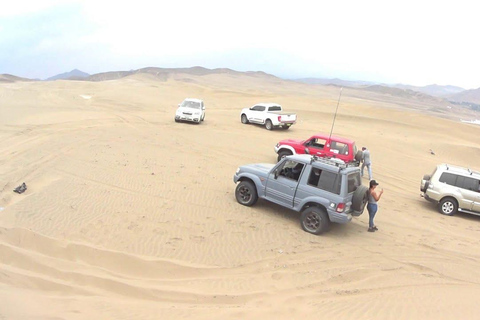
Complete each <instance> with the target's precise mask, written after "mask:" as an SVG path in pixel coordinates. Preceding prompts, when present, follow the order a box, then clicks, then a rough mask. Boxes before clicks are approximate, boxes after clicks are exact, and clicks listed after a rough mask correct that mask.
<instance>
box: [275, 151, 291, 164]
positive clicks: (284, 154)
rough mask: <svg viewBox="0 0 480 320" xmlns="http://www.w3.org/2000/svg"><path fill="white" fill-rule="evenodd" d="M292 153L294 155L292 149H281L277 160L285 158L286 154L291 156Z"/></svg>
mask: <svg viewBox="0 0 480 320" xmlns="http://www.w3.org/2000/svg"><path fill="white" fill-rule="evenodd" d="M290 155H292V152H291V151H290V150H280V151H279V152H278V157H277V161H280V160H282V159H283V158H285V157H286V156H290Z"/></svg>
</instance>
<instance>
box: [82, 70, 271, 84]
mask: <svg viewBox="0 0 480 320" xmlns="http://www.w3.org/2000/svg"><path fill="white" fill-rule="evenodd" d="M138 73H147V74H151V75H153V76H155V77H157V78H159V79H161V80H166V79H167V78H168V76H169V75H170V74H179V73H185V74H190V75H196V76H205V75H209V74H220V73H222V74H232V75H234V74H236V75H240V74H246V75H249V76H262V77H273V78H276V77H275V76H273V75H270V74H268V73H265V72H262V71H258V72H257V71H248V72H240V71H234V70H231V69H228V68H217V69H207V68H203V67H191V68H156V67H147V68H142V69H137V70H130V71H110V72H103V73H97V74H93V75H91V76H89V77H88V78H86V79H85V80H88V81H107V80H116V79H120V78H123V77H127V76H130V75H133V74H138Z"/></svg>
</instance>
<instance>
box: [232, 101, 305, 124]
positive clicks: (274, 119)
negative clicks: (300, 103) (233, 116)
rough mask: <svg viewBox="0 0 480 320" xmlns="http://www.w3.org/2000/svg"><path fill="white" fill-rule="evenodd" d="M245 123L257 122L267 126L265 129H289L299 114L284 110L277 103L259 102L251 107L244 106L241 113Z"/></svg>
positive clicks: (241, 118)
mask: <svg viewBox="0 0 480 320" xmlns="http://www.w3.org/2000/svg"><path fill="white" fill-rule="evenodd" d="M240 120H241V121H242V123H243V124H247V123H250V122H251V123H256V124H261V125H264V126H265V129H267V130H272V129H273V128H282V129H285V130H286V129H288V128H290V126H291V125H293V124H294V123H295V122H296V121H297V115H296V114H295V113H291V112H283V110H282V106H280V105H279V104H277V103H258V104H256V105H254V106H253V107H251V108H244V109H242V112H241V113H240Z"/></svg>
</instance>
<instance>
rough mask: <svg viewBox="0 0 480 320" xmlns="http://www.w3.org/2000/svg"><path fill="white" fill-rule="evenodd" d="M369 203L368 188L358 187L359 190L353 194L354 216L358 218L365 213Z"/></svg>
mask: <svg viewBox="0 0 480 320" xmlns="http://www.w3.org/2000/svg"><path fill="white" fill-rule="evenodd" d="M367 202H368V188H367V187H366V186H363V185H362V186H358V188H357V190H355V192H354V193H353V198H352V209H353V213H352V216H355V217H358V216H359V215H361V214H362V213H363V210H364V209H365V205H366V204H367Z"/></svg>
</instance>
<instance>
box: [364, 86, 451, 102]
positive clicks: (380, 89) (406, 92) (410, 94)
mask: <svg viewBox="0 0 480 320" xmlns="http://www.w3.org/2000/svg"><path fill="white" fill-rule="evenodd" d="M362 90H367V91H372V92H377V93H382V94H389V95H392V96H396V97H400V98H414V99H416V100H420V101H425V102H426V101H429V102H440V101H442V100H443V101H445V102H446V100H445V99H444V98H442V97H434V96H431V95H429V94H426V93H422V92H419V91H415V90H411V89H402V88H395V87H391V86H387V85H372V86H367V87H364V88H362Z"/></svg>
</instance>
